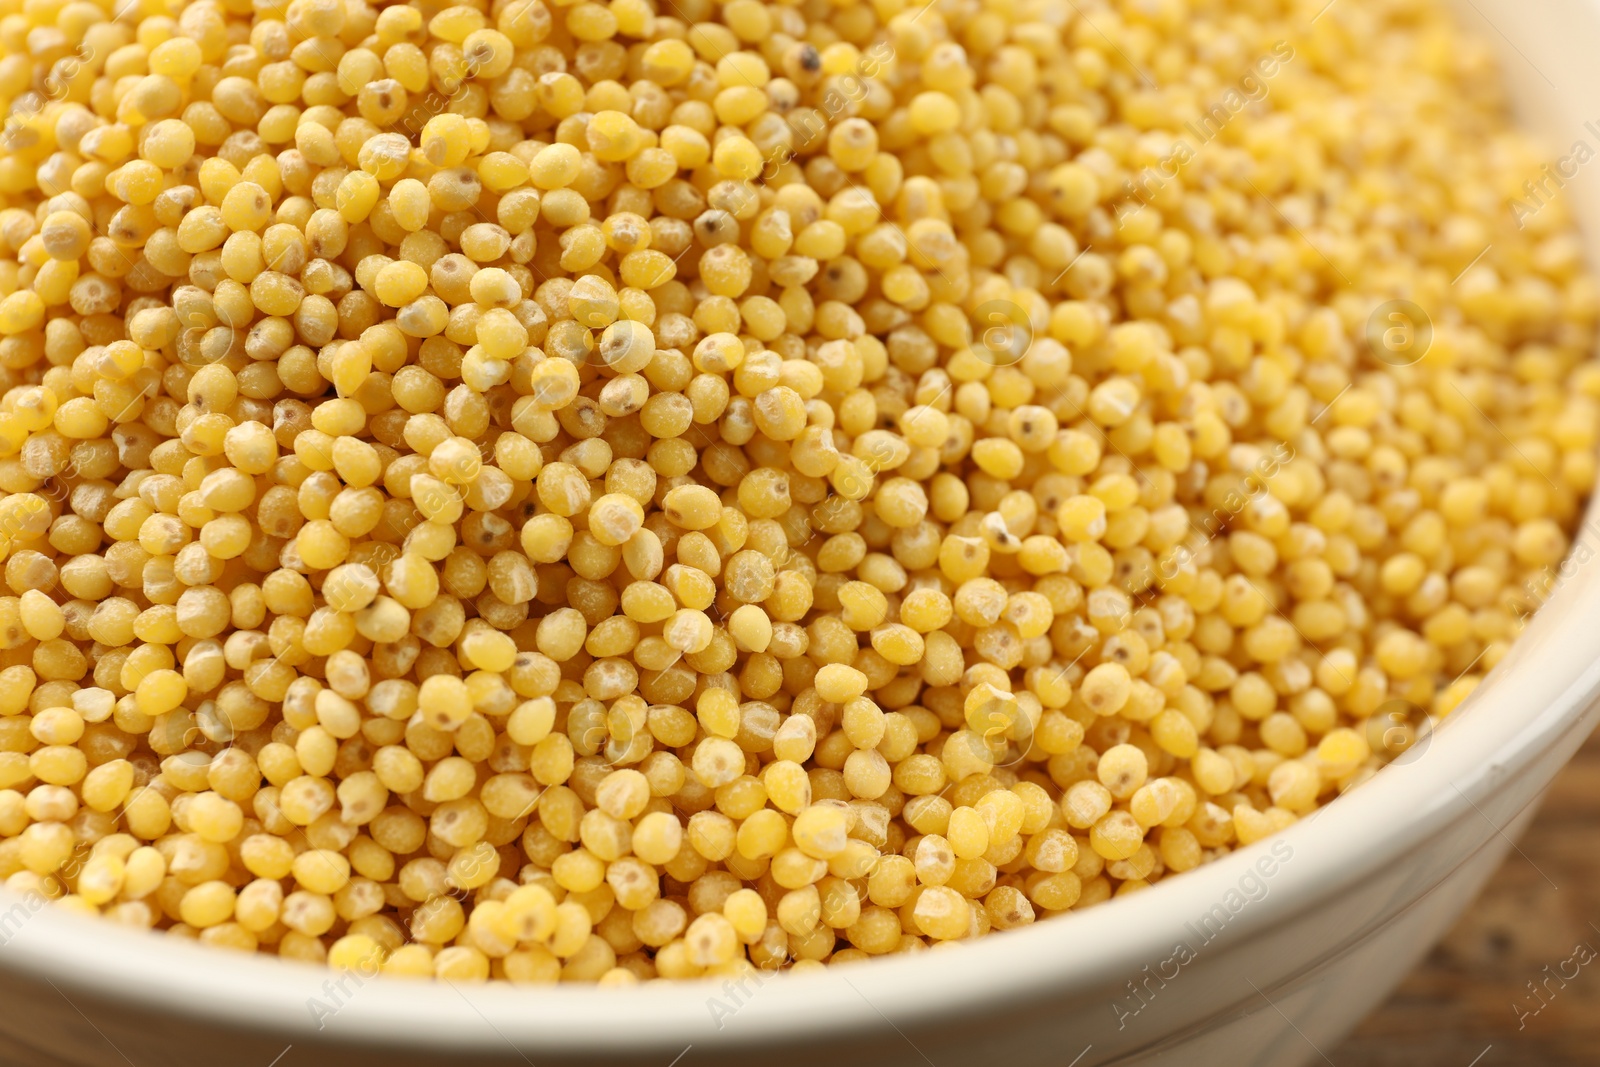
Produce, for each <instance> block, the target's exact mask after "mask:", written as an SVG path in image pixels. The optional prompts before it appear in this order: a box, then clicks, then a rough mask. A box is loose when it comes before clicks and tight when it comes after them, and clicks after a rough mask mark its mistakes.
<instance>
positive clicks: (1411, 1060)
mask: <svg viewBox="0 0 1600 1067" xmlns="http://www.w3.org/2000/svg"><path fill="white" fill-rule="evenodd" d="M1597 828H1600V733H1597V734H1596V735H1595V736H1594V737H1591V738H1590V739H1589V742H1588V743H1587V744H1586V745H1585V746H1584V747H1583V748H1582V749H1581V750H1580V751H1579V753H1578V755H1577V756H1576V757H1575V758H1574V759H1573V761H1572V763H1570V764H1569V765H1568V766H1567V767H1566V769H1565V770H1563V771H1562V773H1561V776H1560V777H1559V778H1557V779H1556V781H1555V784H1554V785H1553V786H1552V787H1551V790H1550V793H1549V795H1548V796H1547V797H1546V799H1545V803H1544V807H1543V809H1542V810H1541V811H1540V812H1539V814H1538V816H1537V817H1536V818H1535V820H1534V823H1533V825H1532V826H1531V827H1530V828H1529V830H1528V832H1527V834H1526V835H1524V837H1523V838H1522V840H1521V841H1520V842H1518V845H1519V847H1520V848H1521V850H1522V855H1518V854H1517V853H1516V852H1512V853H1511V855H1510V857H1509V858H1508V859H1507V860H1506V862H1505V864H1504V865H1503V866H1502V867H1501V868H1500V870H1499V871H1498V872H1497V873H1496V874H1495V876H1494V878H1493V879H1492V880H1491V881H1490V882H1489V884H1488V886H1487V887H1486V888H1485V889H1484V892H1483V895H1482V896H1481V897H1479V898H1478V900H1477V902H1476V903H1474V904H1473V906H1472V907H1471V909H1470V910H1469V911H1468V912H1467V914H1466V915H1465V916H1463V917H1462V919H1461V921H1460V922H1459V923H1457V924H1456V927H1455V929H1453V930H1452V931H1451V932H1450V933H1449V934H1448V935H1447V936H1446V937H1445V939H1444V941H1443V942H1441V943H1440V944H1439V946H1438V947H1437V948H1436V949H1434V951H1433V953H1432V955H1430V956H1429V957H1428V958H1427V960H1426V961H1425V962H1424V963H1423V965H1422V966H1421V967H1419V968H1418V969H1417V970H1416V972H1415V973H1413V974H1412V975H1411V976H1410V977H1409V978H1407V979H1406V981H1405V983H1404V984H1403V985H1401V987H1400V988H1399V989H1398V990H1396V991H1395V994H1394V996H1392V997H1390V998H1389V1001H1388V1003H1387V1004H1385V1005H1384V1006H1383V1007H1382V1008H1380V1009H1379V1010H1378V1011H1377V1012H1375V1013H1374V1014H1373V1015H1372V1016H1371V1017H1370V1018H1368V1019H1367V1020H1366V1022H1364V1023H1363V1024H1362V1025H1361V1027H1360V1029H1358V1030H1357V1031H1356V1033H1355V1034H1354V1035H1353V1036H1352V1037H1351V1038H1350V1039H1349V1040H1348V1041H1346V1042H1345V1043H1344V1045H1342V1046H1341V1047H1340V1048H1339V1049H1338V1050H1337V1051H1335V1052H1333V1053H1332V1054H1331V1056H1330V1058H1331V1059H1332V1061H1333V1063H1335V1064H1337V1065H1338V1067H1356V1065H1360V1067H1511V1065H1516V1067H1521V1065H1536V1067H1567V1065H1579V1064H1582V1065H1592V1064H1597V1063H1600V929H1597V927H1600V834H1597ZM1552 883H1554V884H1553V885H1552ZM1591 923H1593V924H1594V925H1593V926H1591V925H1590V924H1591ZM1585 961H1587V962H1585ZM1546 968H1548V970H1547V969H1546ZM1562 974H1565V975H1566V976H1569V977H1568V978H1566V979H1563V977H1562ZM1529 983H1533V985H1534V986H1536V987H1538V990H1539V994H1540V995H1539V996H1537V997H1536V996H1535V994H1534V992H1532V991H1531V989H1530V985H1529ZM1541 1005H1542V1006H1541ZM1519 1012H1522V1013H1526V1014H1525V1015H1522V1014H1519Z"/></svg>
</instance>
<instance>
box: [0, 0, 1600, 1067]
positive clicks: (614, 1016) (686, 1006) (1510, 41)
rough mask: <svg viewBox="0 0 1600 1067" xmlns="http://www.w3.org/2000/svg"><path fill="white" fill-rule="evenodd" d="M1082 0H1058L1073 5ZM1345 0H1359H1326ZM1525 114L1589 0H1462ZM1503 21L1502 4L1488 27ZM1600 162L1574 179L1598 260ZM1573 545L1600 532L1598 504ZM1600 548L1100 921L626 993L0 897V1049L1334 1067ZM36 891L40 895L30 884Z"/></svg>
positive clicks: (1485, 806) (1590, 619) (1517, 767)
mask: <svg viewBox="0 0 1600 1067" xmlns="http://www.w3.org/2000/svg"><path fill="white" fill-rule="evenodd" d="M1063 2H1065V0H1063ZM1334 2H1335V3H1338V2H1353V0H1334ZM1462 16H1463V21H1464V22H1466V23H1467V25H1468V26H1469V28H1471V29H1473V30H1475V31H1476V32H1478V33H1479V34H1480V35H1482V36H1484V37H1485V38H1486V39H1488V40H1490V41H1492V42H1493V43H1495V44H1496V45H1501V46H1504V47H1503V48H1502V52H1503V56H1504V61H1505V67H1506V73H1507V76H1508V77H1509V78H1510V80H1511V82H1512V86H1513V89H1514V92H1515V93H1516V94H1517V98H1518V100H1519V101H1520V103H1521V104H1522V113H1523V116H1524V119H1525V121H1527V122H1528V123H1529V125H1530V126H1532V127H1533V128H1535V129H1536V130H1542V131H1543V132H1545V133H1546V134H1547V135H1549V137H1550V139H1551V143H1552V145H1559V146H1562V150H1563V151H1565V150H1566V146H1569V145H1570V144H1571V143H1572V141H1573V140H1574V139H1577V138H1584V139H1587V140H1590V141H1591V143H1593V142H1594V139H1595V138H1594V135H1592V134H1590V133H1588V132H1587V131H1585V130H1584V128H1583V124H1584V122H1586V121H1588V120H1591V119H1594V118H1597V117H1600V114H1588V113H1586V112H1585V111H1584V107H1585V105H1586V104H1587V102H1589V101H1595V100H1600V66H1597V65H1596V64H1594V63H1593V61H1592V56H1591V55H1590V52H1591V51H1592V46H1593V45H1594V43H1595V42H1597V41H1600V5H1597V4H1596V3H1595V2H1594V0H1543V2H1541V3H1538V4H1518V3H1515V2H1513V0H1465V3H1464V4H1463V5H1462ZM1486 23H1487V24H1486ZM1596 185H1600V182H1595V181H1594V180H1593V179H1592V178H1590V179H1589V180H1588V181H1587V182H1586V181H1585V178H1584V175H1582V174H1580V175H1579V177H1578V178H1577V179H1576V180H1574V181H1573V182H1572V183H1570V184H1569V186H1568V187H1567V188H1566V189H1565V190H1563V193H1562V195H1564V196H1568V197H1571V198H1572V199H1573V203H1574V206H1576V207H1578V208H1579V210H1580V213H1581V214H1582V215H1583V216H1584V217H1585V219H1586V221H1587V222H1588V223H1589V224H1590V225H1589V230H1588V232H1589V235H1590V242H1589V246H1590V251H1591V261H1594V262H1600V254H1597V253H1600V241H1597V240H1596V238H1600V226H1596V225H1595V223H1596V222H1597V221H1600V211H1597V210H1595V209H1596V207H1597V206H1600V196H1597V195H1596V193H1597V192H1600V190H1597V189H1596V188H1595V186H1596ZM1594 514H1595V513H1594V512H1593V511H1591V522H1593V523H1594V525H1593V526H1592V527H1586V528H1585V530H1584V531H1583V532H1582V533H1581V534H1580V544H1581V545H1582V548H1581V549H1580V551H1579V552H1578V553H1577V554H1576V556H1575V560H1576V559H1578V558H1582V559H1588V558H1589V557H1591V556H1595V555H1596V553H1597V550H1600V520H1596V519H1595V517H1594ZM1597 693H1600V566H1593V565H1587V564H1584V563H1578V562H1574V563H1571V564H1569V566H1568V568H1567V569H1566V572H1565V574H1564V578H1563V580H1562V581H1561V583H1560V585H1559V586H1558V588H1557V589H1556V590H1555V592H1554V594H1553V596H1552V597H1551V598H1550V600H1549V602H1548V603H1547V604H1546V606H1545V607H1544V609H1543V610H1542V611H1541V612H1540V613H1539V614H1538V615H1537V616H1536V618H1535V619H1534V621H1533V623H1532V625H1531V626H1530V627H1529V629H1528V631H1527V633H1526V634H1525V635H1524V637H1523V638H1522V640H1521V641H1519V642H1518V643H1517V645H1516V646H1515V649H1514V650H1513V652H1512V654H1511V656H1510V657H1509V658H1508V659H1507V660H1506V661H1505V662H1504V663H1503V664H1501V665H1500V666H1499V667H1498V668H1497V669H1496V670H1495V671H1493V672H1492V673H1491V675H1490V676H1489V678H1488V679H1487V680H1486V681H1485V682H1484V684H1483V685H1482V686H1480V687H1479V689H1478V691H1477V693H1475V694H1474V695H1473V697H1472V699H1471V700H1470V701H1469V702H1468V703H1467V704H1466V705H1464V706H1463V707H1462V708H1461V709H1460V710H1459V711H1458V712H1457V713H1456V715H1454V716H1452V718H1451V719H1450V720H1449V722H1448V725H1447V726H1445V727H1444V728H1442V729H1440V730H1438V731H1437V732H1436V733H1435V734H1434V735H1433V736H1432V737H1431V738H1430V740H1429V744H1428V745H1427V746H1426V747H1423V746H1418V748H1417V750H1416V751H1414V752H1413V753H1410V754H1408V756H1407V758H1406V759H1405V760H1404V761H1403V763H1402V765H1399V766H1394V767H1390V768H1387V769H1385V770H1384V771H1383V772H1381V773H1380V774H1379V775H1378V776H1377V777H1376V778H1374V779H1373V780H1372V781H1371V782H1369V783H1367V784H1366V785H1365V786H1363V787H1362V788H1360V789H1359V790H1357V791H1355V792H1353V793H1351V794H1350V795H1348V796H1346V797H1344V798H1342V799H1341V800H1339V801H1338V802H1337V803H1336V804H1334V805H1333V806H1331V807H1330V808H1327V809H1325V810H1324V811H1323V812H1322V813H1321V814H1319V815H1318V816H1317V817H1316V818H1315V819H1313V820H1310V821H1308V822H1306V823H1302V824H1299V825H1296V826H1295V827H1293V828H1291V829H1290V830H1289V831H1288V832H1287V833H1285V834H1283V835H1282V836H1281V837H1279V838H1277V839H1276V840H1274V841H1271V842H1263V843H1261V844H1259V845H1256V846H1254V847H1251V848H1247V849H1243V850H1240V851H1239V852H1236V853H1234V854H1232V855H1230V856H1228V857H1226V858H1224V859H1222V860H1220V861H1218V862H1216V863H1213V864H1210V865H1208V866H1206V867H1204V868H1202V869H1200V870H1196V871H1193V872H1190V873H1188V874H1185V875H1183V876H1182V877H1180V878H1175V879H1172V880H1170V881H1165V882H1162V883H1160V884H1159V885H1157V886H1156V887H1155V888H1154V889H1152V890H1151V891H1149V892H1145V893H1140V894H1138V895H1136V896H1132V897H1127V898H1123V899H1119V900H1114V901H1111V902H1109V903H1107V904H1104V905H1102V906H1100V907H1096V908H1094V909H1092V910H1089V911H1086V912H1084V913H1082V914H1078V915H1073V916H1068V917H1063V918H1060V919H1055V920H1052V921H1049V922H1045V923H1041V924H1039V925H1036V926H1034V927H1031V928H1029V929H1026V930H1022V931H1018V932H1015V933H1008V934H999V935H996V936H993V937H989V938H985V939H983V940H982V941H979V942H977V943H974V944H971V945H963V946H958V947H954V948H951V949H949V950H945V951H939V952H935V953H931V954H923V955H918V956H915V957H899V958H894V959H886V960H879V961H873V962H871V963H866V964H862V965H858V966H853V967H848V968H839V969H834V970H831V971H829V972H828V973H826V974H820V975H815V976H800V977H794V976H789V975H784V976H779V977H774V978H769V979H767V980H766V981H765V982H763V983H762V984H761V985H760V986H754V985H747V986H746V987H745V988H744V989H742V990H740V989H732V988H724V987H722V986H717V985H712V984H709V983H700V982H695V983H683V984H674V985H668V984H661V985H657V986H651V987H646V988H640V989H635V990H624V991H599V990H595V989H588V988H548V989H536V990H534V989H526V988H513V987H510V986H503V985H496V986H490V987H485V986H474V987H457V986H452V985H449V984H444V983H417V982H403V981H378V980H370V979H369V980H367V981H365V982H362V981H360V980H358V979H355V978H346V979H345V980H344V983H343V988H342V989H341V988H339V986H338V985H337V984H336V983H335V982H334V980H333V979H332V977H331V975H330V973H329V972H327V971H324V970H322V969H319V968H314V967H310V966H305V965H298V964H291V963H285V962H283V961H279V960H275V959H272V958H268V957H241V956H237V955H233V954H227V953H223V952H220V951H217V950H212V949H206V948H202V947H200V946H197V945H194V944H190V943H186V942H183V941H179V940H177V939H175V938H167V937H163V936H161V935H157V934H145V933H137V932H132V931H128V930H124V929H121V928H118V927H115V926H113V925H112V924H110V923H97V922H90V921H86V920H82V919H78V918H75V917H72V916H68V915H65V914H58V913H54V912H53V911H52V910H51V909H49V908H48V907H42V908H34V907H30V904H29V903H28V902H21V901H18V900H17V898H16V897H14V896H10V895H7V894H4V893H3V891H0V898H3V899H0V1064H3V1065H4V1067H36V1065H37V1067H45V1065H49V1067H67V1065H71V1067H91V1065H92V1067H127V1065H134V1067H155V1065H158V1064H159V1065H162V1067H215V1065H218V1064H226V1065H228V1067H235V1065H237V1067H273V1065H274V1064H277V1063H280V1062H281V1063H282V1065H283V1067H311V1065H321V1067H332V1065H334V1064H338V1065H341V1067H346V1065H347V1067H378V1065H383V1067H400V1065H405V1067H420V1065H425V1064H440V1063H450V1064H452V1065H457V1067H489V1065H496V1067H501V1065H503V1067H516V1065H518V1064H524V1065H532V1064H537V1065H538V1067H562V1065H568V1064H617V1065H628V1067H635V1065H636V1067H673V1065H674V1064H677V1063H682V1064H683V1065H684V1067H700V1065H703V1064H713V1063H716V1064H734V1063H739V1062H745V1061H751V1060H755V1059H756V1058H758V1057H759V1058H760V1059H761V1060H762V1061H764V1062H765V1063H768V1064H775V1065H776V1064H794V1065H799V1064H827V1065H828V1067H856V1065H860V1067H867V1065H873V1067H887V1065H893V1067H899V1065H906V1067H917V1065H924V1064H925V1065H928V1067H960V1065H965V1064H1005V1065H1006V1067H1032V1065H1044V1064H1051V1065H1055V1067H1092V1065H1097V1064H1111V1063H1116V1064H1134V1063H1137V1064H1167V1063H1172V1064H1186V1065H1189V1064H1201V1065H1205V1064H1221V1063H1227V1064H1230V1065H1238V1067H1246V1065H1249V1067H1292V1065H1297V1064H1302V1063H1308V1062H1313V1061H1316V1062H1322V1061H1324V1060H1325V1059H1326V1054H1327V1053H1330V1052H1331V1051H1332V1050H1333V1048H1334V1047H1335V1045H1336V1044H1337V1042H1338V1041H1339V1039H1340V1038H1341V1037H1342V1036H1343V1035H1344V1034H1345V1033H1346V1032H1347V1031H1348V1030H1349V1029H1350V1027H1352V1026H1353V1025H1355V1023H1356V1022H1357V1021H1358V1020H1359V1019H1360V1018H1361V1017H1362V1016H1363V1015H1364V1014H1366V1013H1367V1012H1368V1011H1369V1010H1370V1009H1371V1008H1372V1007H1373V1006H1374V1005H1376V1004H1377V1003H1378V1002H1379V1001H1380V1000H1381V999H1382V998H1383V997H1384V996H1386V995H1387V993H1388V992H1389V991H1390V989H1392V988H1393V986H1394V985H1395V983H1396V982H1398V981H1399V980H1400V978H1401V977H1402V976H1403V975H1404V974H1405V973H1406V972H1407V971H1409V970H1410V969H1411V967H1412V966H1413V965H1414V964H1415V963H1416V962H1417V960H1418V959H1420V958H1421V956H1422V955H1423V954H1424V953H1425V952H1426V951H1427V950H1428V948H1429V947H1430V946H1431V945H1432V944H1433V943H1434V941H1435V940H1436V939H1437V937H1438V936H1439V935H1440V934H1441V933H1442V932H1443V931H1444V930H1445V929H1446V928H1447V927H1448V926H1449V925H1450V923H1451V922H1452V921H1454V919H1455V918H1456V916H1457V915H1459V914H1460V912H1461V911H1462V909H1463V908H1464V907H1465V906H1466V905H1467V904H1468V902H1470V901H1471V899H1472V897H1473V895H1474V894H1475V893H1476V892H1477V890H1478V889H1479V887H1480V886H1481V885H1482V884H1483V882H1484V881H1485V879H1487V878H1488V877H1489V875H1490V874H1491V873H1492V872H1493V871H1494V869H1495V867H1496V866H1497V865H1498V864H1499V863H1500V862H1501V860H1502V859H1503V858H1504V857H1505V855H1506V854H1507V852H1508V850H1509V849H1510V848H1512V847H1513V845H1512V841H1513V839H1514V838H1515V836H1516V834H1517V832H1518V830H1519V829H1520V828H1521V827H1522V825H1523V824H1525V823H1526V822H1527V821H1528V819H1529V818H1530V817H1531V816H1532V814H1533V812H1534V810H1535V808H1536V805H1537V802H1538V800H1539V797H1540V795H1541V794H1542V792H1543V791H1544V789H1545V788H1546V786H1547V785H1548V784H1549V783H1550V780H1551V778H1552V777H1554V775H1555V774H1556V772H1557V771H1558V770H1559V769H1560V767H1561V765H1562V764H1563V763H1564V762H1565V761H1566V760H1567V758H1568V757H1569V756H1570V755H1571V754H1572V752H1573V750H1575V749H1576V748H1577V747H1578V745H1579V744H1580V743H1581V742H1582V741H1583V739H1584V738H1585V737H1586V736H1587V735H1588V733H1589V731H1590V729H1591V727H1592V726H1593V725H1594V722H1595V719H1596V717H1597V715H1600V704H1597V702H1596V698H1597ZM35 903H37V902H35Z"/></svg>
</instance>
